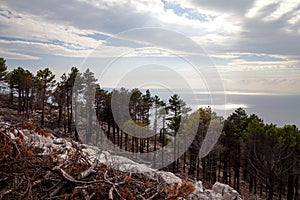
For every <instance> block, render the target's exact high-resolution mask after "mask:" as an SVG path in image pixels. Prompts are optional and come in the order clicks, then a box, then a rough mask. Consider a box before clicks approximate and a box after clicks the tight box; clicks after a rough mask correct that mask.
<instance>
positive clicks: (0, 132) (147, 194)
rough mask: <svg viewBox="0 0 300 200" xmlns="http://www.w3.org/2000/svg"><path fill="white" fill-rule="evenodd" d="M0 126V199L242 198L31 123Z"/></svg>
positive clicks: (223, 188)
mask: <svg viewBox="0 0 300 200" xmlns="http://www.w3.org/2000/svg"><path fill="white" fill-rule="evenodd" d="M0 121H1V122H0V140H1V142H0V188H1V189H0V199H241V197H240V195H239V194H238V193H237V192H236V191H235V190H234V189H232V188H230V187H229V186H228V185H224V184H222V183H216V184H214V186H213V187H212V189H205V188H203V186H202V183H201V181H198V182H191V181H190V180H188V179H184V178H183V179H182V178H179V177H177V176H176V175H174V174H173V173H171V172H164V171H157V170H153V169H151V168H149V167H146V166H145V165H141V164H138V163H135V162H133V161H131V160H130V159H128V158H124V157H121V156H116V155H111V154H110V153H109V152H98V151H97V149H95V148H94V147H89V146H86V145H83V144H80V143H77V142H74V141H73V140H71V139H69V138H60V137H57V136H55V135H56V134H55V133H54V132H51V131H49V130H45V129H42V128H40V127H39V126H36V125H34V124H33V123H31V122H23V123H16V122H6V121H4V120H3V117H2V118H0Z"/></svg>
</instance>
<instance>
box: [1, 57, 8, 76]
mask: <svg viewBox="0 0 300 200" xmlns="http://www.w3.org/2000/svg"><path fill="white" fill-rule="evenodd" d="M5 63H6V60H5V59H4V58H0V78H1V77H3V76H5V75H6V70H7V66H6V64H5Z"/></svg>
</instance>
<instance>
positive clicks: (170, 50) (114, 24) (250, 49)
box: [0, 0, 300, 105]
mask: <svg viewBox="0 0 300 200" xmlns="http://www.w3.org/2000/svg"><path fill="white" fill-rule="evenodd" d="M0 57H4V58H5V59H6V60H7V65H8V67H9V70H11V69H14V68H16V67H18V66H22V67H24V68H26V69H30V70H31V71H33V72H36V71H37V70H39V69H41V68H45V67H49V68H50V69H51V70H52V71H53V72H55V73H56V74H58V76H57V77H59V75H61V74H62V73H63V72H66V73H68V72H69V70H70V68H71V67H72V66H76V67H78V68H79V69H82V70H85V69H86V68H92V71H94V72H95V74H96V77H97V78H98V80H99V82H100V85H102V86H103V87H110V88H113V87H117V86H120V85H121V84H125V85H126V86H128V87H157V88H165V89H166V88H169V89H170V88H180V87H183V86H188V87H189V88H191V89H201V90H204V91H208V92H211V93H218V92H220V91H224V93H226V94H230V93H239V94H241V95H244V94H249V95H255V96H259V95H260V94H263V95H265V94H268V95H271V96H276V95H285V96H289V95H300V1H299V0H274V1H272V0H270V1H265V0H254V1H250V0H243V1H240V0H228V1H217V0H210V1H204V0H185V1H182V0H151V1H149V0H105V1H104V0H72V1H71V0H66V1H59V0H45V1H40V0H24V1H17V0H9V1H8V0H5V1H4V0H1V3H0ZM170 74H171V75H170ZM155 77H159V78H155ZM162 79H164V80H165V79H166V80H168V81H166V82H160V81H159V80H162ZM133 80H134V81H133ZM145 80H147V81H145ZM151 80H153V81H152V82H151ZM143 81H144V82H143ZM136 82H138V83H136ZM211 103H212V104H214V102H211ZM229 103H231V104H230V105H232V103H233V102H229ZM218 104H221V103H220V102H218Z"/></svg>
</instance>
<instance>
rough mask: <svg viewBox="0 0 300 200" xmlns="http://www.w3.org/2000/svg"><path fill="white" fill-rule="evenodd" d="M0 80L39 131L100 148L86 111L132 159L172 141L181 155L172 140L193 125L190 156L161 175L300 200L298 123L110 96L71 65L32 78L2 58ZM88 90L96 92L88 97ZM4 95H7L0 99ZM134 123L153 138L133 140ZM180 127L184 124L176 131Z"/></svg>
mask: <svg viewBox="0 0 300 200" xmlns="http://www.w3.org/2000/svg"><path fill="white" fill-rule="evenodd" d="M0 81H1V82H2V85H3V88H0V91H1V93H3V94H1V95H2V98H4V99H6V101H7V102H8V104H7V105H8V107H10V108H13V109H15V110H16V115H17V116H19V119H21V120H24V121H26V120H33V121H34V123H36V124H37V125H38V126H40V127H46V128H49V129H52V130H55V129H60V130H62V136H64V137H70V138H72V139H74V140H76V141H80V140H85V141H84V142H85V143H93V142H95V143H96V144H98V142H99V143H101V142H102V141H103V138H102V137H100V136H99V135H95V136H94V135H93V134H92V130H91V129H92V127H93V124H88V123H92V120H91V119H89V114H88V113H92V112H95V114H96V117H97V121H98V123H99V126H100V127H101V129H102V131H103V132H104V133H105V135H106V137H107V139H108V140H110V141H111V142H112V143H113V144H114V145H116V146H118V147H119V148H120V149H123V150H125V151H127V152H132V153H133V155H134V156H135V155H137V154H138V153H149V152H156V151H157V150H159V149H162V148H164V147H165V146H166V145H168V144H170V143H171V142H173V143H174V145H173V148H174V149H175V150H174V154H176V153H178V149H179V148H180V147H179V146H180V144H183V143H184V141H176V138H177V137H176V136H177V135H180V134H181V135H184V136H185V137H189V133H190V132H192V131H194V124H193V123H184V121H189V122H197V128H196V134H195V136H193V138H192V143H191V145H190V146H189V147H188V148H187V151H185V152H184V153H183V154H182V155H176V156H174V157H178V159H176V160H175V161H173V162H172V163H171V164H169V165H168V166H166V167H163V168H162V170H165V171H171V172H173V173H175V174H179V175H180V176H188V177H191V178H193V179H196V180H201V181H203V183H204V184H206V185H212V184H213V183H215V182H216V181H219V182H222V183H225V184H228V185H230V186H232V187H233V188H235V189H236V190H237V191H238V192H239V193H240V194H243V193H246V192H247V193H252V194H256V195H258V196H260V197H261V198H264V199H268V200H272V199H289V200H298V199H299V191H300V185H299V184H300V180H299V178H300V132H299V130H298V128H297V127H296V126H295V125H289V124H287V125H285V126H283V127H278V126H277V125H276V124H267V123H265V122H264V121H263V119H261V118H260V117H259V116H257V115H256V114H248V113H246V111H245V110H244V109H242V108H238V109H236V110H235V111H234V112H233V113H231V114H230V115H229V116H228V117H227V118H226V119H224V118H223V117H222V116H218V115H217V114H216V113H215V112H213V111H212V109H211V108H210V107H209V106H208V107H201V108H199V109H198V110H196V111H192V110H191V108H189V107H188V106H187V105H186V103H185V101H184V99H182V98H181V97H180V96H179V95H178V94H173V95H172V96H170V98H169V99H168V100H167V101H164V100H162V99H161V98H160V97H159V96H157V95H152V94H151V91H150V90H146V91H142V90H140V89H138V88H134V89H126V88H120V89H114V90H112V91H108V90H105V89H104V88H102V87H101V83H98V80H97V79H96V78H95V74H94V73H93V72H92V71H90V70H89V69H87V70H86V71H83V72H81V71H79V70H78V69H77V68H76V67H72V68H71V71H70V72H66V73H64V74H63V75H62V76H61V77H60V78H57V77H56V76H55V74H54V73H53V72H52V71H51V70H50V69H49V68H45V69H40V70H38V71H37V73H36V74H33V73H32V72H30V71H29V70H26V69H23V68H22V67H18V68H14V69H13V70H12V71H7V66H6V60H5V59H4V58H0ZM74 84H76V87H75V88H76V90H80V91H81V94H82V95H77V92H76V91H74ZM5 86H7V88H5ZM91 89H92V90H93V91H95V92H94V93H91V92H90V91H91ZM3 91H9V92H8V93H5V94H4V92H3ZM113 95H118V96H119V97H124V98H125V97H126V98H129V99H130V100H129V111H128V112H129V114H130V118H131V119H127V118H125V119H124V118H122V119H121V121H122V120H123V121H122V122H123V124H122V127H123V126H124V127H127V128H126V130H124V128H123V129H122V127H120V126H119V123H117V121H120V120H118V119H117V116H120V115H122V113H123V112H122V111H121V110H117V111H116V112H120V114H119V115H117V116H116V115H114V113H113V110H112V96H113ZM74 99H75V100H74ZM77 99H78V101H76V100H77ZM74 105H75V106H74ZM1 107H2V106H1ZM74 108H76V109H74ZM77 108H78V109H77ZM120 108H121V107H120ZM270 112H271V111H270ZM80 113H85V115H84V116H85V117H86V123H85V124H84V123H81V122H79V121H80V118H81V117H82V115H81V114H80ZM37 115H38V116H39V117H36V116H37ZM49 116H51V117H49ZM132 121H133V122H134V123H135V124H137V125H139V126H141V127H147V129H148V131H150V132H151V133H153V134H150V135H151V136H150V137H136V136H133V135H132V134H130V133H129V131H130V130H131V127H132V126H133V124H132ZM216 122H222V124H223V129H222V132H221V133H220V137H219V139H218V141H217V143H216V144H215V145H214V147H213V149H212V150H211V151H210V152H209V154H208V155H205V156H204V157H201V155H199V151H200V149H201V145H202V143H203V141H204V138H205V136H206V134H207V131H208V129H209V127H210V125H212V124H214V123H216ZM77 124H79V125H77ZM180 124H183V125H182V126H181V128H180V127H179V126H180ZM150 125H151V126H150ZM79 129H80V130H79ZM82 131H84V132H85V134H84V138H83V137H82V134H81V133H82ZM141 134H148V133H146V132H145V133H141ZM179 138H184V137H179ZM164 156H165V157H166V156H167V155H161V156H157V157H154V158H151V160H152V162H154V165H155V163H161V162H163V159H164ZM160 159H162V160H160Z"/></svg>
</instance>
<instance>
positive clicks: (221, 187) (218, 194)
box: [188, 181, 242, 200]
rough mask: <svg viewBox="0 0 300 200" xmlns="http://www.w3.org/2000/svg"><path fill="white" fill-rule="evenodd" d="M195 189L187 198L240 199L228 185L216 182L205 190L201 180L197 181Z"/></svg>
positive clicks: (206, 199) (205, 199)
mask: <svg viewBox="0 0 300 200" xmlns="http://www.w3.org/2000/svg"><path fill="white" fill-rule="evenodd" d="M194 186H195V190H194V192H192V193H191V194H190V195H189V197H188V198H189V199H193V200H194V199H203V200H241V199H242V198H241V196H240V194H239V193H238V192H237V191H236V190H234V189H233V188H232V187H230V186H229V185H226V184H223V183H219V182H216V183H215V184H214V185H213V187H212V190H206V189H205V188H203V186H202V182H201V181H198V182H196V183H195V184H194Z"/></svg>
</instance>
